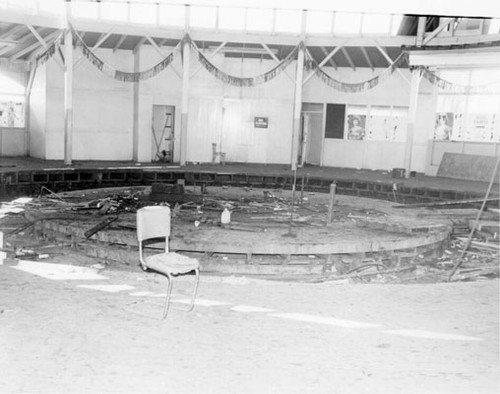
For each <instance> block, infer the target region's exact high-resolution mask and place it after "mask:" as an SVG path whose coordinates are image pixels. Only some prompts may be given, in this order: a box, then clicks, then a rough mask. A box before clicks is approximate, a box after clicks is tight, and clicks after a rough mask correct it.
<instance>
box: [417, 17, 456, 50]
mask: <svg viewBox="0 0 500 394" xmlns="http://www.w3.org/2000/svg"><path fill="white" fill-rule="evenodd" d="M456 20H457V18H447V19H445V20H444V21H443V23H440V24H439V26H438V27H437V28H436V29H435V30H434V31H433V32H432V33H430V34H429V35H426V36H424V40H423V42H422V45H423V46H425V45H427V44H428V43H429V42H431V41H432V40H433V39H434V38H435V37H436V36H437V35H438V34H439V33H441V32H442V31H443V30H444V29H446V28H447V27H448V26H449V25H450V23H455V21H456Z"/></svg>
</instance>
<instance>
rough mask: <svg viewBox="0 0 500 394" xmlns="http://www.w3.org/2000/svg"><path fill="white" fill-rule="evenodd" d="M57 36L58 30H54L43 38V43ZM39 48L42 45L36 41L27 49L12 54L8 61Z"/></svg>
mask: <svg viewBox="0 0 500 394" xmlns="http://www.w3.org/2000/svg"><path fill="white" fill-rule="evenodd" d="M58 35H59V30H56V31H54V32H52V33H50V34H49V35H47V36H45V37H44V38H43V39H44V40H45V42H47V41H49V40H52V39H53V38H56V37H57V36H58ZM40 46H42V44H41V43H40V42H38V40H37V41H36V42H34V43H33V44H31V45H28V46H27V47H25V48H23V49H21V50H19V51H17V52H16V53H14V54H13V55H12V56H10V57H9V60H16V59H19V58H20V57H21V56H24V55H26V54H27V53H30V52H32V51H34V50H35V49H36V48H38V47H40Z"/></svg>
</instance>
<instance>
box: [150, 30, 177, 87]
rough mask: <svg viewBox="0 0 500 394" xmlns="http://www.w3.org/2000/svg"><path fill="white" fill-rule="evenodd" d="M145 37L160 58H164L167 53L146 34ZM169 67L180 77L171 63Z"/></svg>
mask: <svg viewBox="0 0 500 394" xmlns="http://www.w3.org/2000/svg"><path fill="white" fill-rule="evenodd" d="M146 39H147V40H148V41H149V43H150V44H151V45H152V46H153V48H154V49H155V50H156V52H158V54H159V55H160V57H161V59H162V60H163V59H164V58H166V57H167V54H166V53H164V52H163V50H162V49H161V48H160V47H159V46H158V44H157V43H156V42H155V40H153V39H152V38H151V37H150V36H148V35H146ZM170 67H172V70H174V73H175V74H176V75H177V77H179V79H182V74H181V73H180V72H179V71H178V70H177V69H176V68H175V66H174V65H173V64H172V63H171V64H170Z"/></svg>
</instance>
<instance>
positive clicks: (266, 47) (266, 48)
mask: <svg viewBox="0 0 500 394" xmlns="http://www.w3.org/2000/svg"><path fill="white" fill-rule="evenodd" d="M260 45H261V46H262V48H264V49H265V50H266V52H267V53H268V54H269V56H271V57H272V59H273V60H274V61H275V62H276V63H278V64H279V62H280V59H278V56H276V55H275V54H274V52H273V51H271V48H269V47H268V46H267V45H266V44H265V43H263V42H261V43H260ZM283 71H284V72H285V75H286V76H287V77H288V78H289V79H290V81H292V82H293V83H295V78H293V77H292V76H291V75H290V74H288V72H287V70H286V69H285V70H283Z"/></svg>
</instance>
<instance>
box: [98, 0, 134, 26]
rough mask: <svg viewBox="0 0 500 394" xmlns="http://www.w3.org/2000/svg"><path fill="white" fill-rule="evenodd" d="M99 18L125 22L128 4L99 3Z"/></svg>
mask: <svg viewBox="0 0 500 394" xmlns="http://www.w3.org/2000/svg"><path fill="white" fill-rule="evenodd" d="M101 19H105V20H110V21H117V22H127V20H128V4H126V3H106V2H103V3H101Z"/></svg>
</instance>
